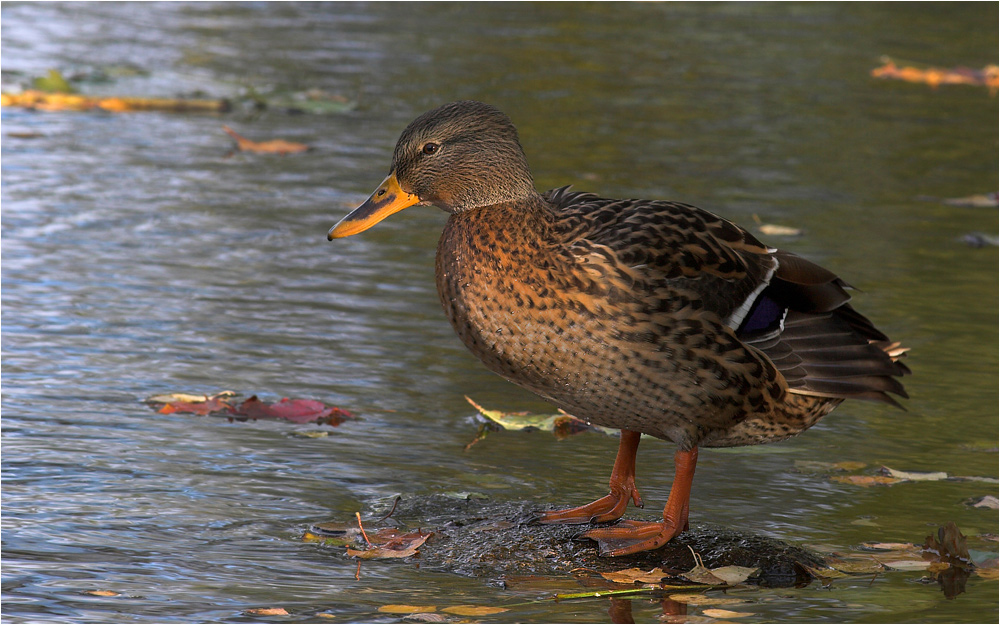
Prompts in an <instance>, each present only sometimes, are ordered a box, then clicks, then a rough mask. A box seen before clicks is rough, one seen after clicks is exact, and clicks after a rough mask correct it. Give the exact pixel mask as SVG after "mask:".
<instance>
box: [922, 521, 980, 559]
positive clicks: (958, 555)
mask: <svg viewBox="0 0 1000 625" xmlns="http://www.w3.org/2000/svg"><path fill="white" fill-rule="evenodd" d="M924 551H927V552H930V553H932V554H936V555H937V556H938V557H940V558H941V559H942V560H944V559H948V560H959V561H961V562H964V563H965V562H970V561H971V558H970V557H969V548H968V547H967V546H966V538H965V535H963V534H962V532H961V531H960V530H959V529H958V526H957V525H955V522H954V521H948V523H947V524H945V525H944V526H942V527H939V528H938V531H937V536H936V537H935V536H934V535H931V536H928V537H927V538H926V539H925V540H924Z"/></svg>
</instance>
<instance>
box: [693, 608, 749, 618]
mask: <svg viewBox="0 0 1000 625" xmlns="http://www.w3.org/2000/svg"><path fill="white" fill-rule="evenodd" d="M701 613H702V614H704V615H705V616H710V617H712V618H745V617H747V616H754V613H753V612H733V611H732V610H720V609H718V608H706V609H704V610H702V611H701Z"/></svg>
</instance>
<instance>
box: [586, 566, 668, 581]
mask: <svg viewBox="0 0 1000 625" xmlns="http://www.w3.org/2000/svg"><path fill="white" fill-rule="evenodd" d="M601 577H603V578H604V579H606V580H608V581H610V582H615V583H616V584H640V583H641V584H658V583H660V582H661V581H662V580H663V578H665V577H669V574H668V573H666V572H665V571H664V570H663V569H661V568H655V569H650V570H648V571H643V570H642V569H637V568H631V569H622V570H621V571H612V572H610V573H601Z"/></svg>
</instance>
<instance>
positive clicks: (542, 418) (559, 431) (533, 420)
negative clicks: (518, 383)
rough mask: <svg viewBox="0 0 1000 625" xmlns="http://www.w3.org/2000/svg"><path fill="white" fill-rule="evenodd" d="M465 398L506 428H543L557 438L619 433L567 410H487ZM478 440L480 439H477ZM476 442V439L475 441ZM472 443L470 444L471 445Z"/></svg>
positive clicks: (489, 419)
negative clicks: (537, 411)
mask: <svg viewBox="0 0 1000 625" xmlns="http://www.w3.org/2000/svg"><path fill="white" fill-rule="evenodd" d="M465 400H466V401H467V402H469V403H470V404H472V407H473V408H475V409H476V410H478V411H479V414H481V415H482V416H483V417H485V418H486V419H487V420H488V421H489V422H490V423H493V424H495V425H498V426H500V428H501V429H504V430H512V431H519V430H543V431H546V432H553V433H554V434H555V435H556V437H557V438H565V437H567V436H571V435H573V434H578V433H580V432H589V431H596V432H603V433H605V434H617V433H618V430H616V429H614V428H605V427H600V426H596V425H591V424H589V423H587V422H586V421H584V420H583V419H579V418H577V417H574V416H573V415H571V414H567V413H565V412H559V413H558V414H547V415H546V414H529V413H526V412H501V411H499V410H487V409H486V408H483V407H482V406H480V405H479V404H477V403H476V402H474V401H473V400H472V399H471V398H469V397H468V396H466V398H465ZM477 440H478V439H477ZM473 443H475V441H473ZM471 445H472V443H470V445H469V446H471Z"/></svg>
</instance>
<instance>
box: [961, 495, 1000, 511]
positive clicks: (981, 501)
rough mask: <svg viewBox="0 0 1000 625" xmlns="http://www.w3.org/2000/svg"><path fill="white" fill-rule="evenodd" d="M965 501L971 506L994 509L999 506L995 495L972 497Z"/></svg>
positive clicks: (999, 502) (999, 503)
mask: <svg viewBox="0 0 1000 625" xmlns="http://www.w3.org/2000/svg"><path fill="white" fill-rule="evenodd" d="M965 503H966V505H969V506H972V507H973V508H986V509H987V510H996V509H997V508H998V507H1000V501H998V500H997V497H996V495H983V496H982V497H973V498H972V499H967V500H966V502H965Z"/></svg>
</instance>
